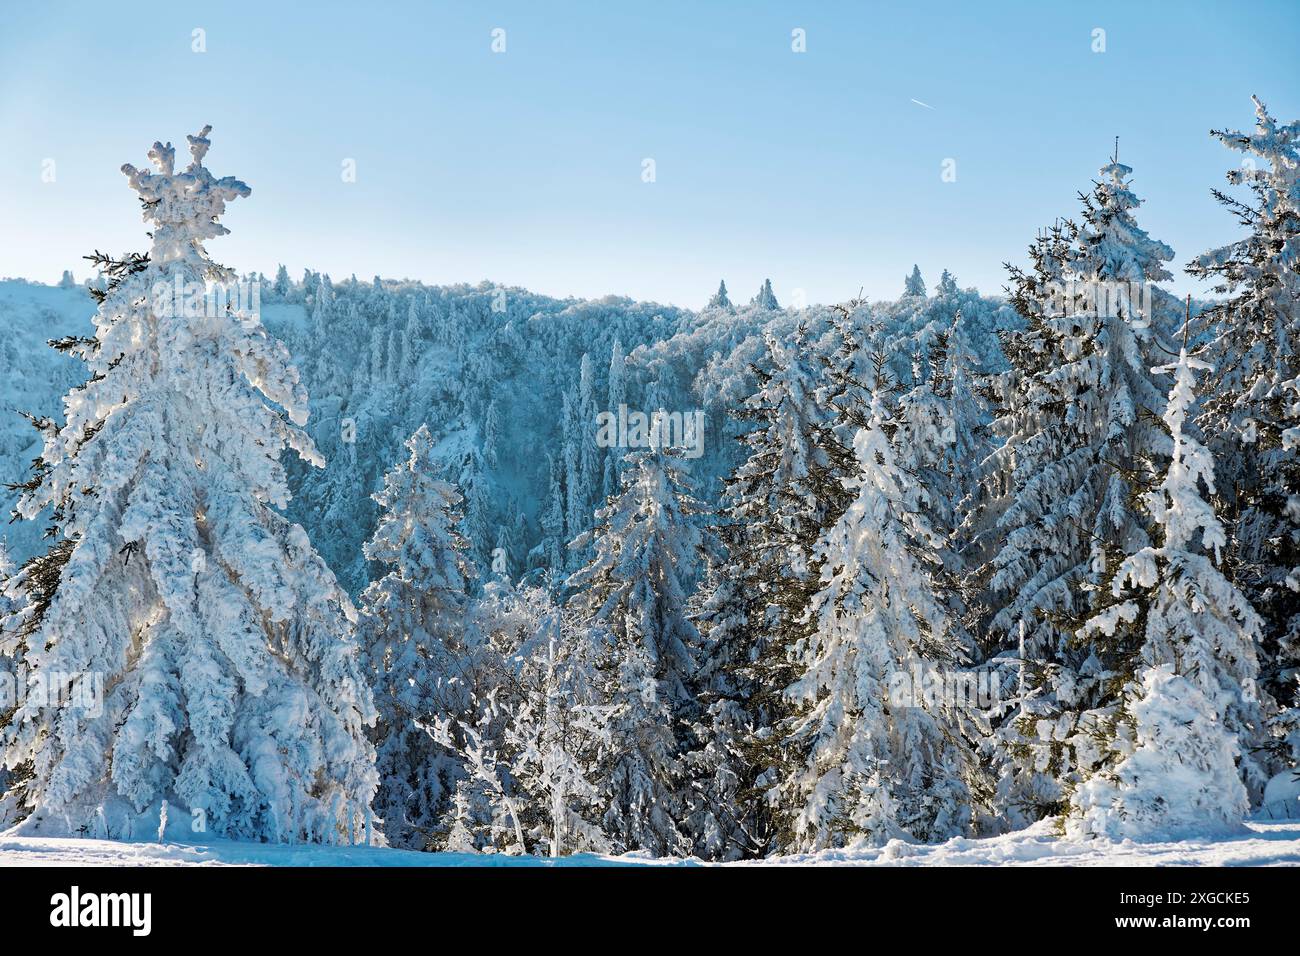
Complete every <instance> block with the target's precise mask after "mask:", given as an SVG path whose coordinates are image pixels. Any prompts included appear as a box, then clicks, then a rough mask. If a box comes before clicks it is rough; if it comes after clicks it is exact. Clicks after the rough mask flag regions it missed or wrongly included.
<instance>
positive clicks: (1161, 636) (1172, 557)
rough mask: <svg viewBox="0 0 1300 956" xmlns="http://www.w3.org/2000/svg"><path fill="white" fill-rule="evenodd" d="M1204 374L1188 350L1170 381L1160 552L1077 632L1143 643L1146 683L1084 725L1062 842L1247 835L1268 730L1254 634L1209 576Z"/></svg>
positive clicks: (1213, 551)
mask: <svg viewBox="0 0 1300 956" xmlns="http://www.w3.org/2000/svg"><path fill="white" fill-rule="evenodd" d="M1206 368H1209V366H1208V365H1206V364H1205V363H1204V362H1201V361H1199V360H1197V359H1194V358H1190V357H1189V356H1188V354H1187V349H1186V347H1184V348H1183V350H1182V352H1181V353H1180V355H1179V358H1178V361H1177V363H1175V364H1174V365H1173V366H1171V367H1169V368H1168V369H1166V371H1172V372H1173V375H1174V385H1173V389H1172V391H1171V392H1170V393H1169V404H1168V407H1167V409H1166V411H1165V415H1164V421H1165V424H1166V425H1167V426H1168V428H1169V431H1170V435H1171V436H1172V442H1173V450H1172V455H1171V458H1170V463H1169V469H1168V471H1167V472H1166V474H1165V477H1164V480H1163V481H1162V482H1161V483H1160V484H1159V485H1158V486H1157V487H1155V488H1153V489H1152V490H1151V491H1149V492H1147V493H1146V494H1145V495H1144V496H1143V499H1144V505H1145V507H1146V509H1147V510H1148V511H1149V512H1150V513H1151V516H1152V520H1153V521H1154V523H1155V524H1156V525H1157V527H1158V528H1159V538H1161V539H1162V540H1161V541H1160V543H1159V544H1158V545H1151V546H1148V547H1145V548H1142V549H1141V550H1140V551H1138V552H1136V553H1135V554H1132V555H1130V556H1129V557H1127V558H1125V559H1124V561H1123V562H1122V563H1121V564H1120V566H1119V568H1118V571H1117V573H1116V575H1115V580H1114V583H1113V585H1112V592H1113V597H1114V598H1115V600H1114V602H1112V603H1110V604H1109V605H1108V606H1106V607H1105V608H1104V609H1103V610H1101V611H1100V612H1099V613H1098V614H1096V615H1095V616H1094V617H1093V618H1092V619H1091V620H1089V621H1088V623H1087V624H1086V625H1085V626H1084V629H1083V630H1084V633H1085V634H1090V633H1101V634H1107V635H1114V634H1115V633H1117V632H1118V631H1121V630H1124V629H1131V630H1133V631H1135V632H1136V636H1137V638H1138V641H1139V642H1140V651H1139V667H1140V668H1141V673H1140V674H1139V675H1138V677H1137V678H1136V679H1135V680H1134V682H1133V683H1132V684H1130V685H1129V687H1128V688H1127V691H1126V695H1125V697H1124V699H1123V700H1122V701H1121V702H1118V703H1117V704H1115V705H1113V706H1112V707H1110V708H1108V709H1106V710H1098V711H1095V712H1093V713H1092V714H1089V715H1088V718H1089V721H1090V723H1089V725H1088V726H1086V727H1085V728H1084V729H1083V733H1087V734H1088V735H1089V736H1090V737H1091V738H1092V739H1093V740H1094V741H1095V742H1096V744H1097V746H1098V747H1099V748H1100V750H1101V756H1100V758H1099V760H1098V761H1097V763H1098V764H1099V765H1100V766H1099V767H1098V768H1097V769H1096V770H1095V771H1094V772H1090V773H1088V774H1087V778H1086V779H1085V781H1084V782H1083V783H1082V784H1081V785H1080V786H1079V787H1078V789H1077V790H1076V791H1075V792H1074V793H1073V794H1072V796H1071V812H1070V814H1069V816H1068V817H1067V820H1066V829H1067V831H1068V832H1071V833H1074V834H1077V835H1103V836H1112V837H1116V838H1120V837H1131V838H1136V839H1143V838H1146V839H1151V838H1163V839H1178V838H1180V837H1185V836H1192V835H1195V836H1204V835H1207V834H1212V833H1215V832H1220V831H1223V830H1225V829H1229V830H1231V829H1234V828H1235V829H1240V828H1241V820H1242V818H1243V816H1244V815H1245V813H1246V811H1247V809H1248V808H1249V802H1248V800H1247V790H1246V788H1245V787H1244V786H1243V784H1242V776H1243V775H1244V777H1245V779H1246V781H1247V783H1249V784H1250V785H1251V789H1253V790H1256V792H1258V791H1259V790H1260V789H1262V786H1263V783H1264V779H1263V776H1264V775H1263V771H1262V768H1261V766H1260V761H1259V759H1258V757H1257V756H1256V755H1255V754H1254V753H1252V750H1254V749H1256V748H1255V747H1254V746H1253V744H1254V743H1255V742H1256V741H1258V740H1259V739H1260V737H1261V733H1262V727H1261V725H1262V723H1263V720H1262V714H1261V711H1260V706H1259V700H1258V695H1257V691H1256V677H1257V674H1258V664H1257V661H1256V656H1255V642H1256V640H1257V638H1258V633H1259V625H1260V621H1259V617H1258V615H1256V614H1255V612H1254V610H1253V609H1252V608H1251V606H1250V604H1249V603H1247V601H1246V599H1245V597H1244V596H1243V595H1242V594H1241V592H1240V591H1238V590H1237V588H1236V587H1235V586H1233V585H1232V584H1231V583H1230V582H1229V581H1228V579H1227V578H1225V577H1224V576H1223V574H1222V572H1220V571H1219V569H1218V568H1217V567H1215V564H1216V562H1221V561H1222V554H1223V548H1224V546H1225V545H1226V544H1227V536H1226V534H1225V533H1224V528H1223V525H1222V524H1220V522H1219V520H1218V518H1217V517H1216V516H1215V514H1214V509H1213V508H1212V507H1211V505H1210V503H1209V502H1208V501H1207V500H1206V499H1205V498H1203V497H1202V495H1201V490H1200V489H1201V486H1204V487H1205V489H1206V491H1207V492H1209V493H1211V494H1213V492H1214V487H1215V485H1214V462H1213V459H1212V457H1211V456H1210V453H1209V452H1208V450H1207V449H1206V448H1205V446H1204V445H1202V444H1201V443H1200V442H1199V441H1197V439H1196V438H1195V437H1194V436H1193V435H1191V434H1190V433H1189V432H1188V431H1187V425H1188V415H1189V411H1190V410H1191V408H1192V406H1193V404H1194V403H1195V401H1196V394H1195V382H1194V377H1193V370H1195V369H1206ZM1198 537H1199V538H1200V539H1201V540H1200V542H1199V545H1200V547H1198V542H1197V540H1196V539H1197V538H1198ZM1238 765H1240V769H1238Z"/></svg>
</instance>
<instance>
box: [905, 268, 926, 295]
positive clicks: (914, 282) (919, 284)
mask: <svg viewBox="0 0 1300 956" xmlns="http://www.w3.org/2000/svg"><path fill="white" fill-rule="evenodd" d="M931 274H933V273H931ZM903 295H905V296H908V295H916V296H920V297H921V298H925V280H924V279H922V278H921V267H920V266H917V265H914V266H912V271H911V273H910V274H909V275H908V277H907V278H906V279H905V280H904V282H903Z"/></svg>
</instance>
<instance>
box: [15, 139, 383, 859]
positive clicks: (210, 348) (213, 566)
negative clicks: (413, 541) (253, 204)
mask: <svg viewBox="0 0 1300 956" xmlns="http://www.w3.org/2000/svg"><path fill="white" fill-rule="evenodd" d="M208 132H209V128H207V127H205V128H204V129H203V130H201V131H200V132H199V133H198V134H197V135H195V136H190V137H188V140H189V149H190V153H191V156H192V157H193V159H192V162H191V163H190V164H189V165H188V166H187V167H185V168H184V169H183V170H180V171H177V170H176V169H175V166H174V162H175V152H174V150H173V149H172V147H171V145H170V144H167V145H164V144H162V143H155V144H154V146H153V149H151V150H150V151H149V157H150V159H151V160H152V161H153V165H154V167H155V171H153V172H146V171H141V170H137V169H136V168H135V167H133V166H130V165H126V166H123V167H122V170H123V172H124V173H125V174H126V175H127V177H128V179H129V181H130V184H131V187H132V188H133V189H134V190H135V191H136V192H137V193H138V194H139V197H140V200H141V203H142V205H143V206H144V218H145V220H146V221H147V222H149V223H150V224H151V226H152V236H153V245H152V247H151V249H150V251H149V254H148V255H147V256H132V257H127V258H125V259H122V260H116V261H112V260H107V259H106V258H105V259H102V265H103V267H104V268H105V270H106V271H107V273H108V274H109V276H110V277H111V282H110V287H109V288H108V289H107V290H106V291H105V292H104V293H102V298H101V301H100V305H99V309H98V311H97V313H96V315H95V319H94V322H95V335H94V337H93V338H91V339H84V340H78V341H76V342H73V343H63V344H65V345H67V346H68V347H69V348H70V349H71V350H72V351H73V352H74V353H75V354H77V355H78V356H79V357H80V358H82V359H83V360H84V361H85V363H86V364H87V366H88V367H89V369H90V371H91V377H90V379H89V380H88V381H87V382H86V383H85V384H84V385H81V386H78V387H76V388H74V389H73V390H72V391H71V392H69V393H68V395H67V396H66V398H65V401H64V419H65V421H64V424H63V425H62V426H56V425H54V424H52V423H42V425H43V427H42V431H43V433H44V437H45V445H44V450H43V452H42V455H41V458H40V460H39V463H38V465H37V468H36V474H35V476H34V478H33V480H32V481H31V482H30V484H29V485H28V486H27V488H26V490H25V492H24V494H23V497H22V499H21V501H20V504H19V511H20V512H21V514H22V515H23V517H25V518H27V519H28V520H34V519H36V518H37V516H38V515H40V514H41V512H42V511H43V510H44V509H45V508H47V507H52V508H53V509H54V516H55V523H56V526H57V533H58V537H57V541H56V543H55V544H54V546H53V548H52V550H51V551H50V552H49V553H48V554H47V555H46V556H45V558H44V560H41V561H37V562H34V563H33V562H29V563H28V564H27V565H26V566H25V569H24V571H23V572H22V573H20V574H19V576H18V584H19V586H20V587H22V588H23V590H24V592H25V593H26V594H27V595H28V596H29V597H30V598H32V600H33V604H34V607H35V613H34V614H32V615H31V616H30V617H29V618H28V619H27V621H26V622H25V624H24V627H23V628H22V629H21V631H20V639H21V640H22V641H23V643H24V653H25V655H26V662H27V664H28V665H29V666H30V667H31V668H32V670H33V672H34V673H38V674H44V675H54V674H59V673H62V674H69V675H76V676H75V677H73V679H72V685H73V686H71V687H70V688H69V689H70V690H71V691H72V692H73V693H74V694H76V693H78V692H84V691H85V690H86V688H85V687H84V686H79V685H82V684H83V683H84V682H86V681H89V680H91V679H92V677H94V675H102V679H103V685H102V687H103V695H102V698H103V699H102V702H97V703H96V705H95V706H69V707H62V708H42V707H40V706H39V703H38V702H33V701H32V700H30V699H29V701H28V702H27V703H26V704H25V705H24V706H22V707H20V708H18V710H17V711H16V712H15V713H14V714H13V715H11V717H10V720H9V722H8V726H7V727H6V728H5V731H4V743H5V765H6V766H7V767H9V768H11V769H12V768H24V773H25V774H26V776H25V778H24V779H23V780H21V781H20V783H19V786H20V787H21V788H22V793H21V795H20V798H21V803H22V808H23V811H24V812H25V813H27V814H28V816H27V818H26V820H25V821H24V823H23V824H22V826H23V827H25V828H26V830H27V831H28V832H32V833H63V834H69V833H78V832H83V831H84V828H93V829H94V832H96V833H98V834H100V835H109V836H114V837H131V836H132V835H139V834H141V833H143V832H155V831H157V830H158V829H159V815H160V810H161V808H162V807H163V806H167V805H170V806H172V807H184V808H187V810H188V811H189V812H187V813H186V814H185V817H186V823H187V828H188V824H189V822H190V815H191V814H193V815H194V817H195V818H196V819H203V820H204V821H205V826H206V830H207V832H212V833H217V834H221V835H225V836H227V837H233V838H244V839H255V840H267V841H299V840H307V841H320V842H328V843H349V842H355V841H358V840H362V839H365V838H366V837H367V836H368V835H369V834H368V832H367V831H366V823H367V816H368V808H369V805H370V801H371V797H372V795H373V793H374V790H375V770H374V751H373V748H372V747H371V745H370V742H369V740H368V739H367V736H366V726H367V725H368V724H369V723H371V722H372V721H373V719H374V709H373V704H372V702H371V697H370V691H369V688H368V686H367V683H366V681H365V679H364V676H363V674H362V672H361V669H360V667H359V665H358V662H357V653H356V644H355V641H354V639H353V635H352V623H351V621H352V618H353V617H354V612H353V610H352V606H351V603H350V601H349V600H348V597H347V595H346V594H345V593H344V592H343V591H342V590H341V589H340V588H339V586H338V585H337V584H336V582H335V580H334V576H333V574H331V573H330V570H329V568H327V567H326V565H325V563H324V562H323V561H322V560H321V559H320V558H319V557H318V556H317V554H316V552H315V551H314V550H313V549H312V546H311V543H310V542H309V541H308V539H307V535H306V533H305V532H304V531H303V529H302V528H301V527H299V526H297V525H294V524H290V523H289V522H288V521H286V520H285V518H284V517H283V516H282V515H281V514H280V513H279V511H278V510H277V509H280V508H283V507H284V506H285V505H286V504H287V502H288V498H289V493H288V489H287V488H286V485H285V474H284V469H283V466H282V465H281V463H280V456H281V452H282V451H284V450H285V449H286V448H288V449H292V450H293V451H295V452H296V453H297V454H298V455H300V456H302V457H303V458H305V459H306V460H308V461H310V462H312V463H314V464H317V465H319V464H321V460H320V458H319V456H318V455H317V453H316V451H315V449H314V447H313V445H312V442H311V440H310V439H309V438H308V437H307V435H306V434H305V433H304V432H303V431H302V426H303V424H304V423H305V422H306V420H307V396H306V394H305V392H304V390H303V388H302V387H301V386H300V385H299V382H298V375H297V372H296V370H295V369H294V368H293V366H292V365H291V364H290V361H289V356H288V353H287V351H286V350H285V348H284V347H283V346H282V345H280V344H279V343H278V342H276V341H275V340H274V339H272V338H270V337H269V336H268V335H267V333H266V331H265V330H264V329H263V328H262V325H261V323H260V321H259V319H258V317H257V316H256V315H253V314H250V313H247V312H243V313H239V314H236V313H234V312H232V311H230V310H225V311H221V310H214V309H210V308H207V307H205V306H206V303H205V302H203V301H202V300H201V299H199V298H198V297H192V296H191V294H190V290H191V289H192V288H196V287H197V288H199V289H202V288H203V284H204V283H227V282H229V281H231V280H232V279H233V278H234V276H233V274H232V273H231V272H230V271H229V270H227V269H225V268H223V267H221V266H219V265H217V264H216V263H215V262H213V261H212V260H211V259H210V258H209V257H208V255H207V253H206V251H205V249H204V242H205V241H206V240H208V239H211V238H214V237H218V236H222V235H225V234H226V233H227V232H228V230H227V229H226V228H225V227H224V226H222V225H221V224H219V222H218V219H219V217H220V216H221V215H222V213H223V212H224V211H225V207H226V204H227V203H228V202H230V201H231V200H233V199H236V198H239V197H241V196H247V195H248V194H249V188H248V187H247V186H246V185H245V184H244V183H242V182H240V181H239V180H237V179H234V178H232V177H224V178H221V179H216V178H214V177H213V176H212V174H211V173H210V172H209V171H208V169H207V168H206V167H205V166H204V165H203V160H204V157H205V156H206V154H207V151H208V148H209V145H210V143H209V140H208V138H207V136H208ZM191 284H192V285H191ZM178 289H179V290H181V291H180V292H177V290H178ZM81 699H82V700H83V702H84V700H85V694H84V693H82V696H81Z"/></svg>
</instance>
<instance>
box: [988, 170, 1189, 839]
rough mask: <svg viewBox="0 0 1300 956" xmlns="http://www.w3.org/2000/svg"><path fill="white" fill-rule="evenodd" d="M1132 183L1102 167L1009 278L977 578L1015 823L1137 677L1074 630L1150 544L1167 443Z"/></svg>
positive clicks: (1103, 646) (1147, 252)
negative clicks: (1000, 690) (993, 655)
mask: <svg viewBox="0 0 1300 956" xmlns="http://www.w3.org/2000/svg"><path fill="white" fill-rule="evenodd" d="M1131 172H1132V170H1131V169H1130V168H1129V167H1127V166H1124V165H1122V164H1120V163H1118V162H1117V161H1112V162H1110V163H1109V164H1107V165H1106V166H1104V167H1103V168H1102V170H1101V179H1100V180H1099V181H1098V182H1097V183H1096V184H1095V186H1094V189H1093V191H1092V193H1091V194H1090V195H1088V196H1084V197H1082V198H1083V203H1084V209H1083V223H1082V225H1081V226H1079V227H1078V228H1075V227H1074V226H1073V225H1072V224H1070V223H1066V224H1064V225H1063V226H1058V227H1057V228H1056V229H1054V230H1053V231H1051V232H1049V233H1047V234H1046V235H1045V236H1043V237H1040V239H1039V241H1038V242H1036V243H1035V245H1034V247H1033V248H1032V249H1031V255H1032V258H1033V266H1034V269H1033V272H1032V273H1025V272H1023V271H1021V270H1019V269H1014V268H1013V269H1011V275H1012V280H1013V283H1014V288H1013V292H1012V296H1011V298H1012V302H1013V304H1014V305H1015V306H1016V309H1017V311H1018V312H1019V313H1020V314H1021V316H1022V318H1024V320H1025V323H1026V325H1025V328H1024V329H1023V330H1022V331H1019V332H1016V333H1013V334H1012V335H1011V336H1010V337H1009V342H1008V346H1007V353H1008V358H1009V359H1010V361H1011V365H1012V372H1011V375H1010V383H1009V388H1008V394H1007V398H1006V400H1005V407H1004V408H1003V409H1002V412H1001V417H1000V420H999V421H998V423H997V425H998V428H999V430H1000V431H1001V433H1002V434H1003V435H1005V436H1006V444H1005V445H1004V446H1003V448H1002V449H1001V451H1000V452H999V460H1001V461H1002V462H1004V463H1005V467H1006V468H1007V470H1008V473H1007V476H1006V478H1005V479H1004V480H1006V481H1007V485H1008V497H1009V505H1008V507H1007V508H1006V510H1005V511H1004V512H1003V514H1002V515H1001V517H1000V519H999V529H1000V537H1001V546H1000V549H999V550H998V552H997V555H996V557H995V558H994V559H993V560H992V561H991V562H990V566H989V568H988V569H987V570H986V572H985V577H986V580H987V581H988V584H989V588H990V590H991V592H992V594H991V600H990V603H991V604H992V606H993V607H994V608H996V613H995V614H994V616H993V618H992V628H993V629H994V631H995V632H996V633H997V634H999V635H1001V638H1002V641H1003V642H1004V646H1006V647H1008V648H1009V649H1013V653H1015V655H1016V656H1017V657H1018V658H1019V659H1020V661H1021V664H1020V667H1021V680H1020V690H1019V692H1018V695H1017V700H1016V702H1015V705H1014V710H1013V713H1012V715H1011V719H1010V721H1009V722H1008V723H1007V724H1006V725H1005V727H1004V735H1005V739H1006V743H1007V747H1008V750H1009V752H1010V754H1011V756H1012V757H1013V759H1014V761H1015V766H1016V768H1017V771H1018V772H1015V773H1011V772H1008V773H1006V774H1004V776H1003V779H1004V782H1005V785H1006V789H1005V790H1004V792H1003V794H1002V799H1003V801H1004V803H1005V804H1006V805H1007V807H1008V809H1009V811H1010V813H1011V815H1012V818H1013V820H1015V821H1016V822H1026V821H1028V820H1032V819H1034V818H1035V817H1037V816H1040V815H1043V814H1047V813H1053V812H1056V811H1057V810H1059V809H1060V800H1061V791H1060V785H1061V784H1062V783H1066V784H1069V783H1070V782H1071V781H1072V780H1073V779H1074V777H1075V774H1076V772H1077V769H1078V761H1079V758H1080V750H1079V748H1078V747H1076V744H1082V743H1083V741H1076V740H1074V737H1075V735H1076V733H1077V731H1078V730H1079V727H1080V715H1081V714H1083V713H1085V712H1087V711H1089V710H1092V709H1094V708H1098V707H1101V708H1105V707H1108V706H1110V705H1111V704H1113V703H1114V701H1115V699H1116V698H1117V696H1118V695H1119V694H1120V693H1122V689H1123V687H1124V685H1125V683H1126V682H1127V681H1128V680H1129V679H1130V678H1131V677H1132V674H1131V672H1130V671H1129V668H1130V667H1131V663H1132V660H1133V648H1132V647H1131V646H1127V645H1124V644H1123V643H1122V641H1118V642H1117V641H1114V640H1111V639H1110V638H1111V637H1112V636H1111V635H1095V634H1094V635H1093V636H1092V637H1091V638H1090V639H1087V640H1084V639H1081V638H1080V637H1079V635H1078V633H1077V632H1078V626H1079V624H1080V623H1081V622H1082V620H1083V619H1084V618H1085V617H1086V616H1087V614H1088V613H1089V611H1090V609H1091V608H1092V607H1093V606H1094V604H1095V603H1096V597H1097V594H1098V592H1099V589H1100V588H1101V586H1102V585H1103V584H1104V583H1105V582H1107V581H1109V579H1110V578H1111V577H1112V576H1113V574H1114V572H1115V567H1116V565H1117V564H1118V562H1119V561H1121V560H1122V559H1123V558H1124V557H1125V556H1126V555H1129V554H1133V553H1134V552H1136V551H1137V550H1139V549H1140V548H1142V547H1145V546H1146V545H1147V544H1148V543H1149V531H1148V528H1147V524H1148V522H1147V521H1146V520H1145V516H1144V515H1142V514H1141V513H1140V512H1139V511H1138V510H1137V509H1136V508H1135V505H1134V502H1135V497H1136V493H1137V489H1138V488H1140V487H1141V483H1142V482H1143V481H1144V478H1145V476H1146V475H1149V474H1150V473H1151V472H1152V471H1153V470H1154V468H1155V467H1156V464H1155V463H1156V462H1158V461H1159V460H1160V459H1161V458H1162V456H1163V455H1164V454H1165V453H1166V452H1167V449H1168V444H1169V442H1168V437H1167V435H1166V434H1165V433H1164V431H1163V430H1162V429H1160V428H1159V420H1158V416H1159V413H1160V409H1161V408H1162V406H1163V401H1162V399H1161V395H1160V389H1159V386H1158V384H1157V382H1156V380H1155V379H1154V378H1153V376H1152V373H1151V371H1150V369H1151V366H1152V364H1153V363H1152V361H1151V358H1152V353H1153V347H1154V346H1153V343H1154V342H1155V339H1154V334H1155V326H1156V323H1155V322H1153V317H1152V316H1151V315H1147V314H1144V312H1143V311H1142V310H1141V309H1139V305H1140V303H1141V302H1143V301H1144V300H1145V301H1150V302H1155V301H1157V298H1156V295H1155V294H1154V293H1151V294H1148V295H1147V296H1145V297H1143V296H1140V295H1139V296H1137V297H1134V296H1131V295H1130V294H1129V290H1130V289H1136V288H1149V287H1150V285H1151V284H1153V283H1156V282H1159V281H1162V280H1165V279H1168V278H1169V277H1170V276H1169V273H1168V271H1167V270H1166V269H1165V268H1164V265H1163V263H1164V262H1165V261H1167V260H1169V259H1171V258H1172V257H1173V251H1172V250H1171V249H1170V248H1169V247H1168V246H1166V245H1164V244H1163V243H1160V242H1157V241H1155V240H1153V239H1151V238H1150V237H1149V236H1148V235H1147V234H1146V233H1145V232H1144V231H1143V230H1142V229H1141V228H1140V227H1139V226H1138V225H1137V223H1136V221H1135V220H1134V218H1133V214H1132V211H1133V210H1134V209H1135V208H1136V207H1137V206H1138V205H1139V204H1140V201H1139V200H1138V199H1137V197H1136V196H1135V195H1134V194H1133V192H1132V191H1131V190H1130V189H1129V188H1128V185H1127V178H1128V176H1129V175H1130V174H1131ZM1130 284H1132V285H1130ZM1116 291H1117V292H1118V293H1119V294H1118V295H1117V296H1112V295H1111V293H1112V292H1116ZM1099 293H1105V294H1104V295H1102V294H1099ZM1135 299H1136V301H1135ZM1153 310H1154V309H1153V308H1148V310H1147V311H1153ZM1120 636H1121V637H1122V636H1123V635H1120ZM1083 750H1084V751H1087V750H1088V748H1087V747H1086V746H1084V747H1083Z"/></svg>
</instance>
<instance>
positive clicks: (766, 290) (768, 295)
mask: <svg viewBox="0 0 1300 956" xmlns="http://www.w3.org/2000/svg"><path fill="white" fill-rule="evenodd" d="M719 291H721V290H719ZM749 304H750V305H751V306H752V307H753V308H756V309H770V310H771V311H773V312H775V311H776V310H777V309H779V308H781V306H780V305H778V304H777V301H776V294H775V293H774V292H773V291H772V280H771V279H764V280H763V285H762V286H761V287H760V288H759V290H758V292H757V293H756V294H755V295H754V298H753V299H752V300H750V303H749Z"/></svg>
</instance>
